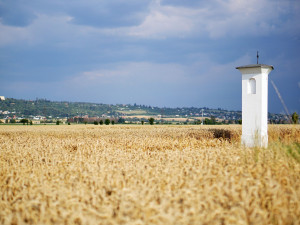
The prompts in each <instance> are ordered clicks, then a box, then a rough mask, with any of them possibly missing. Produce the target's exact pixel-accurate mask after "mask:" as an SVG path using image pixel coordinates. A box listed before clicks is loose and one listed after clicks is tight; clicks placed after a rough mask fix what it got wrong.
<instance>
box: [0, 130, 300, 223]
mask: <svg viewBox="0 0 300 225" xmlns="http://www.w3.org/2000/svg"><path fill="white" fill-rule="evenodd" d="M240 135H241V127H240V126H215V127H214V126H122V125H120V126H116V125H115V126H94V125H87V126H84V125H76V126H75V125H74V126H73V125H72V126H0V148H1V149H0V223H1V224H300V219H299V218H300V182H299V181H300V179H299V178H300V158H299V157H300V144H299V143H300V127H299V126H270V128H269V142H270V144H269V148H267V149H259V148H254V149H250V148H244V147H241V146H240V144H239V143H240Z"/></svg>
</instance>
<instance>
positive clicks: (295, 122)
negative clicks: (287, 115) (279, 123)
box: [292, 112, 299, 124]
mask: <svg viewBox="0 0 300 225" xmlns="http://www.w3.org/2000/svg"><path fill="white" fill-rule="evenodd" d="M298 120H299V116H298V114H297V113H296V112H294V113H293V115H292V121H293V124H297V123H298Z"/></svg>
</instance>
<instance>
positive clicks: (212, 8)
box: [129, 0, 300, 38]
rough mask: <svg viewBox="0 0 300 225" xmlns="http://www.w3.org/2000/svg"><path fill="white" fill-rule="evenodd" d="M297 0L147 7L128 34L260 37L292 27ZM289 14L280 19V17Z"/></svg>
mask: <svg viewBox="0 0 300 225" xmlns="http://www.w3.org/2000/svg"><path fill="white" fill-rule="evenodd" d="M299 5H300V4H299V3H297V1H293V2H289V1H273V0H252V1H248V0H229V1H222V0H213V1H209V2H207V3H206V5H204V6H202V7H200V6H199V7H198V8H197V7H195V8H187V7H183V6H171V5H161V4H160V2H159V1H156V4H153V5H152V6H151V10H150V12H149V15H148V16H147V17H146V19H145V20H144V21H143V23H142V24H140V25H138V26H135V27H132V28H131V29H130V30H129V35H134V36H139V37H147V38H167V37H173V36H176V37H185V36H189V35H197V36H204V37H206V36H209V37H211V38H220V37H224V36H245V35H251V36H252V35H253V36H261V35H266V34H270V33H271V32H286V31H287V29H290V30H295V26H296V27H299V25H298V22H297V21H294V20H292V19H293V17H299V15H298V14H299V12H297V11H295V15H289V14H290V13H292V12H291V11H293V7H294V6H295V7H296V8H297V7H298V8H299ZM282 16H283V17H286V16H291V19H289V20H286V21H284V20H283V19H282V18H281V17H282Z"/></svg>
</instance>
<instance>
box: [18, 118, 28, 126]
mask: <svg viewBox="0 0 300 225" xmlns="http://www.w3.org/2000/svg"><path fill="white" fill-rule="evenodd" d="M20 123H23V125H25V123H28V119H21V120H20Z"/></svg>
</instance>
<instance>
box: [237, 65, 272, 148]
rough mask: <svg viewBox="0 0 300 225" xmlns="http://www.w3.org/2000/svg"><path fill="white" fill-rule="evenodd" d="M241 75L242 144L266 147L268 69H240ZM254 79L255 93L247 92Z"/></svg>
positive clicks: (269, 70)
mask: <svg viewBox="0 0 300 225" xmlns="http://www.w3.org/2000/svg"><path fill="white" fill-rule="evenodd" d="M239 70H240V71H241V73H242V121H243V125H242V144H244V145H245V146H247V147H254V146H259V147H267V146H268V74H269V73H270V72H271V69H269V68H261V67H255V68H240V69H239ZM251 78H253V79H255V83H256V93H255V94H253V93H251V91H250V90H249V88H250V85H249V81H250V79H251Z"/></svg>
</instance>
